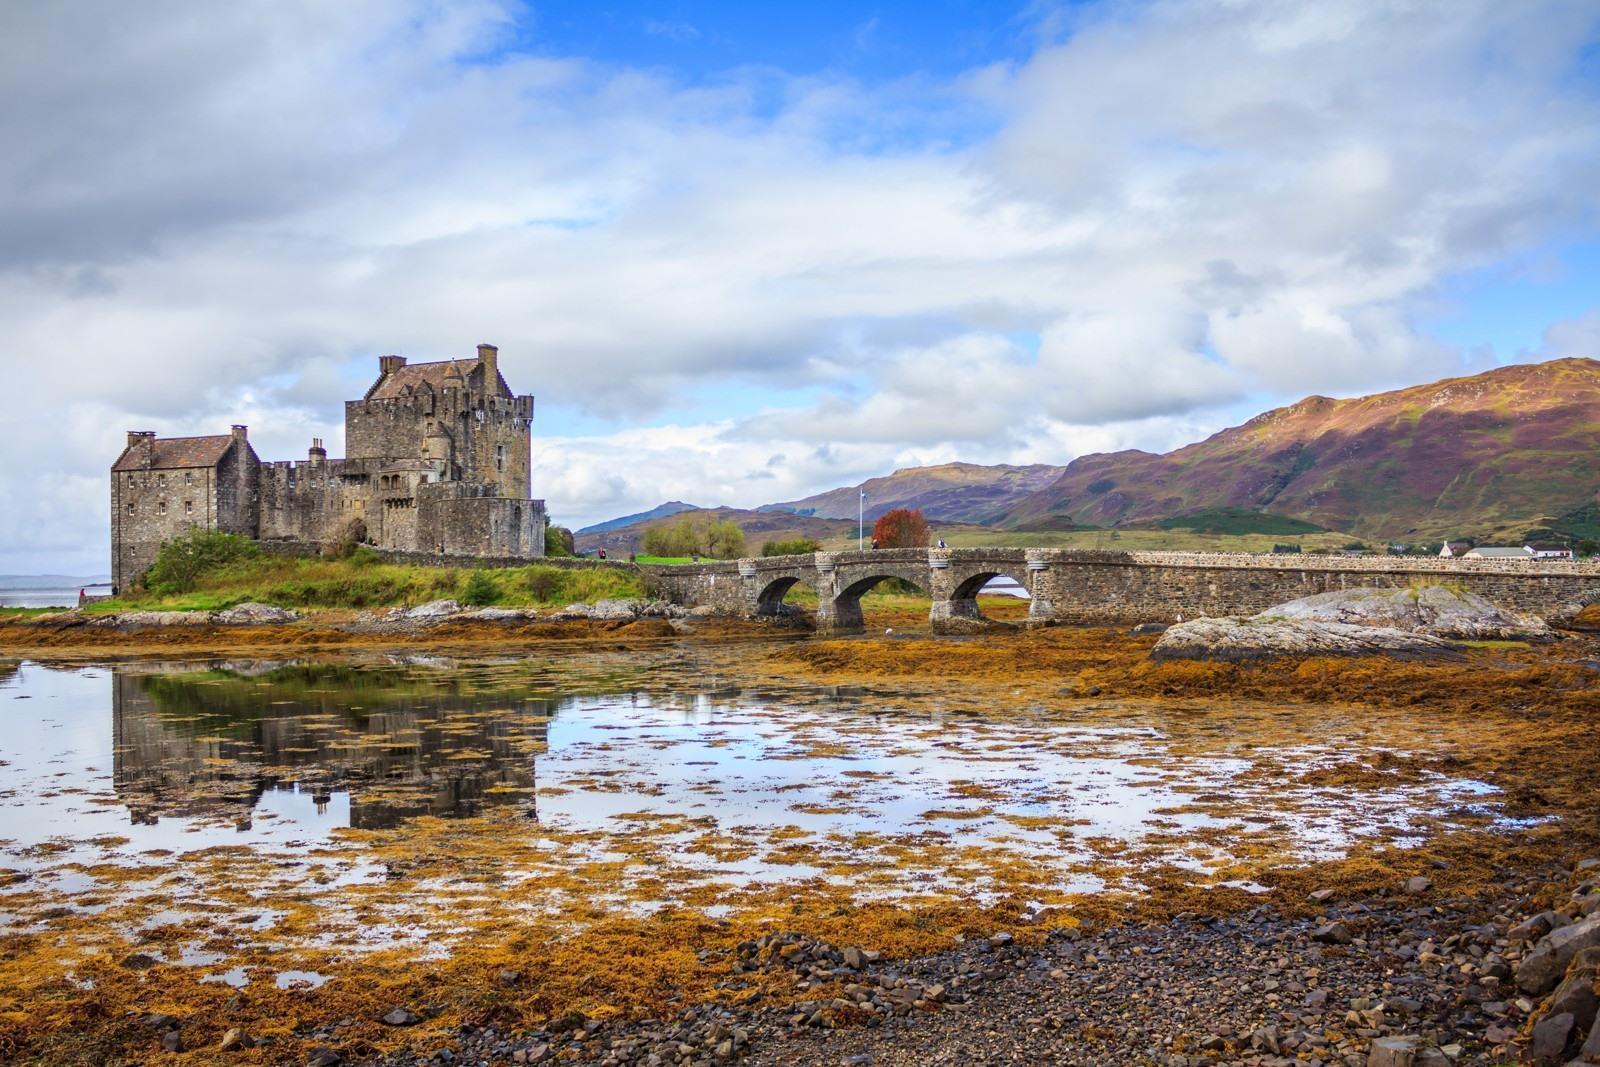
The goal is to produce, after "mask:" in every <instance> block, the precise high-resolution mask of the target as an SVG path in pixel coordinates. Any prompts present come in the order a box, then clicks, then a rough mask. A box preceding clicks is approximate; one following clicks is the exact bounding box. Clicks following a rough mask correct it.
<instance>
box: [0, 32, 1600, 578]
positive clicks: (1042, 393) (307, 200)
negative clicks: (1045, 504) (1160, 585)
mask: <svg viewBox="0 0 1600 1067" xmlns="http://www.w3.org/2000/svg"><path fill="white" fill-rule="evenodd" d="M0 144H3V145H4V149H3V150H0V360H3V364H0V366H3V370H4V374H3V377H0V397H3V402H0V442H3V444H0V456H3V457H4V462H3V463H0V501H3V502H4V504H3V508H0V572H6V573H30V572H37V571H41V570H57V571H67V572H69V573H89V572H96V571H103V570H104V569H105V557H106V555H107V551H108V549H107V544H106V541H107V535H106V511H107V497H108V490H107V481H106V468H107V467H108V466H109V465H110V463H111V461H112V460H113V459H114V458H115V456H116V454H117V453H118V451H119V450H120V447H121V443H122V440H123V435H124V432H125V431H126V430H128V429H153V430H157V431H160V432H162V433H164V434H184V433H215V432H225V431H226V428H227V426H228V424H229V423H232V422H247V423H249V424H250V427H251V437H252V439H253V441H254V442H255V444H256V448H257V451H258V452H260V454H261V455H262V456H263V458H295V457H301V456H303V455H304V451H305V448H306V445H307V444H308V442H309V439H310V438H311V437H312V436H321V437H325V438H327V439H329V447H330V451H331V452H332V454H334V455H339V454H342V452H341V446H342V432H341V420H342V406H341V405H342V401H344V400H345V399H347V398H351V397H355V396H359V395H360V393H361V392H362V391H363V390H364V389H365V388H366V386H367V385H368V384H369V382H370V380H371V378H372V376H373V374H374V370H375V366H376V361H377V357H378V355H379V354H381V353H385V352H395V353H399V354H402V355H405V356H407V357H409V358H411V359H412V360H427V359H439V358H445V357H450V356H469V355H471V353H472V351H473V346H474V345H475V344H477V343H478V342H479V341H489V342H493V343H496V344H498V345H499V346H500V350H501V363H502V368H503V369H504V371H505V373H506V375H507V377H508V378H509V380H510V381H511V383H512V385H513V387H514V388H515V389H517V391H519V392H531V393H534V394H536V395H537V397H538V415H537V418H536V420H535V423H534V448H535V454H536V466H535V474H534V479H535V481H534V495H535V496H540V497H544V498H546V499H547V500H548V502H549V507H550V510H551V512H552V514H553V515H554V516H555V517H556V518H557V520H558V521H561V522H565V523H570V524H572V525H574V526H577V525H582V524H584V523H588V522H592V521H597V520H600V519H603V518H608V517H611V516H614V515H618V514H622V513H626V512H630V511H636V510H640V509H643V508H648V507H650V506H653V505H655V504H657V503H660V502H661V501H663V500H667V499H672V498H677V499H683V500H688V501H691V502H693V503H698V504H718V503H728V504H739V505H755V504H760V503H765V502H769V501H774V500H783V499H791V498H793V497H797V496H801V495H804V494H806V493H809V492H812V491H816V490H821V489H826V488H831V487H833V486H836V485H843V484H849V483H851V482H853V481H857V480H859V479H861V478H864V477H866V476H869V475H873V474H880V473H884V472H887V471H888V470H890V469H893V468H894V467H897V466H905V465H911V464H919V463H927V462H941V461H945V460H950V459H956V458H960V459H966V460H972V461H978V462H1002V461H1012V462H1027V461H1048V462H1065V461H1067V460H1069V459H1071V458H1072V457H1074V456H1076V455H1080V454H1082V453H1085V452H1091V451H1099V450H1105V449H1113V448H1126V447H1141V448H1149V449H1156V450H1164V449H1167V448H1170V447H1173V446H1175V445H1178V444H1182V443H1184V442H1187V441H1189V440H1192V439H1194V438H1196V437H1198V436H1201V435H1204V434H1205V433H1208V432H1210V431H1212V430H1215V429H1218V428H1220V427H1222V426H1224V425H1228V424H1230V423H1232V422H1236V421H1238V420H1239V419H1241V418H1243V417H1247V416H1248V415H1250V414H1253V413H1254V412H1255V411H1257V410H1259V409H1261V408H1263V407H1265V406H1270V405H1273V404H1277V403H1282V402H1287V401H1292V400H1294V399H1297V398H1299V397H1301V396H1303V395H1305V394H1308V393H1313V392H1320V393H1328V394H1333V395H1341V394H1343V395H1348V394H1354V393H1361V392H1368V391H1372V390H1375V389H1380V388H1385V387H1390V386H1395V385H1403V384H1410V383H1413V382H1418V381H1425V380H1429V379H1432V378H1436V377H1439V376H1442V375H1447V374H1452V373H1460V372H1467V371H1473V370H1478V369H1482V368H1485V367H1488V366H1493V365H1497V364H1501V363H1506V362H1512V361H1528V360H1538V359H1547V358H1551V357H1553V356H1558V355H1568V354H1575V355H1589V356H1600V231H1597V223H1600V6H1597V5H1596V4H1595V3H1594V2H1593V0H1551V2H1539V0H1519V2H1518V3H1511V4H1508V3H1504V2H1503V0H1450V2H1448V3H1444V2H1433V0H1428V2H1423V0H1417V2H1407V0H1388V2H1382V3H1380V2H1372V3H1362V2H1356V0H1341V2H1340V3H1336V4H1330V3H1327V2H1326V0H1311V2H1307V3H1295V2H1292V0H1272V2H1263V3H1249V2H1244V0H1216V2H1193V3H1165V2H1151V3H1115V2H1111V3H1090V4H1053V3H1048V2H1042V0H1040V2H1031V3H1015V2H1014V3H981V2H978V0H915V2H905V3H898V2H886V3H877V4H873V3H865V4H839V3H830V2H824V0H808V2H807V3H804V4H798V3H797V4H791V5H787V6H786V9H782V10H780V8H779V5H771V4H750V3H712V2H685V3H665V4H643V3H637V4H636V3H631V2H627V0H618V2H607V0H587V2H551V3H540V2H537V0H532V2H528V3H517V2H514V0H477V2H459V0H458V2H450V3H445V2H429V0H341V2H339V3H326V2H322V0H304V2H301V0H260V2H248V0H244V2H238V3H229V4H212V3H202V2H199V0H189V2H180V3H167V2H160V0H143V2H140V3H136V4H134V3H126V2H123V0H106V2H101V3H96V2H90V0H65V2H62V3H34V4H30V3H13V4H6V5H3V7H0Z"/></svg>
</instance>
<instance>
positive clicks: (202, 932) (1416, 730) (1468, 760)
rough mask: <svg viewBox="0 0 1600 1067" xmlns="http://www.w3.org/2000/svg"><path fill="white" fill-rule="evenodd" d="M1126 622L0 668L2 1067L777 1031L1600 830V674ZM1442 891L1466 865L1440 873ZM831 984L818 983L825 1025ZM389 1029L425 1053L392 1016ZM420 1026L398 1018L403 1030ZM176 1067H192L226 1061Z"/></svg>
mask: <svg viewBox="0 0 1600 1067" xmlns="http://www.w3.org/2000/svg"><path fill="white" fill-rule="evenodd" d="M1148 645H1149V641H1148V640H1142V641H1141V640H1139V639H1132V638H1128V637H1127V636H1126V635H1123V634H1117V633H1113V632H1110V631H1096V630H1065V629H1062V630H1054V631H1047V632H1039V633H1003V634H996V635H992V636H988V637H982V638H973V639H966V640H950V639H933V638H921V637H911V638H909V639H904V640H902V639H897V638H890V637H876V638H856V639H846V640H831V641H827V640H817V639H811V638H801V639H792V638H784V639H773V638H745V639H740V640H724V641H697V640H695V639H693V638H684V639H677V640H654V641H649V642H639V643H634V644H628V643H626V642H622V643H621V644H620V645H619V644H617V643H615V642H606V643H602V642H599V641H596V642H593V643H591V644H590V645H588V646H582V645H575V644H569V645H567V646H564V647H561V648H559V649H546V650H543V651H541V650H540V649H539V647H538V646H537V645H534V646H531V647H529V648H525V649H523V650H519V651H516V652H511V651H508V650H507V649H505V648H492V649H479V650H473V649H470V648H465V649H451V650H448V651H429V652H418V651H405V652H401V651H381V650H374V649H364V650H359V651H356V652H351V653H347V654H342V655H338V656H329V655H319V656H314V657H306V658H295V659H288V658H259V659H258V658H251V657H250V653H249V650H241V654H239V655H236V656H231V657H226V658H224V657H218V656H208V657H206V658H194V659H189V658H184V659H175V660H167V661H159V660H141V661H137V662H121V663H63V662H54V663H52V662H44V661H39V660H25V661H22V662H21V663H20V664H19V665H18V666H17V668H16V669H15V670H14V671H11V672H9V673H7V674H5V675H4V676H0V709H3V710H4V714H5V715H6V717H7V720H6V733H5V735H4V736H5V741H4V744H3V745H0V947H3V957H0V1054H3V1055H5V1056H6V1057H7V1058H8V1059H14V1060H36V1061H38V1062H46V1063H55V1062H59V1063H78V1062H118V1061H119V1057H120V1058H123V1059H127V1058H138V1057H140V1056H141V1055H143V1054H145V1053H148V1052H150V1051H151V1049H152V1047H159V1046H153V1045H152V1042H153V1038H152V1036H151V1033H150V1031H149V1029H148V1028H147V1027H145V1026H144V1025H143V1023H142V1022H141V1020H142V1019H144V1018H146V1017H149V1016H152V1015H155V1016H169V1017H172V1018H174V1019H178V1020H181V1021H182V1022H183V1024H184V1030H185V1034H186V1041H187V1042H188V1047H190V1048H194V1049H202V1050H208V1051H206V1052H205V1053H204V1054H214V1052H212V1051H209V1050H215V1049H216V1047H217V1045H218V1042H219V1041H220V1040H221V1039H222V1037H223V1035H224V1033H225V1032H226V1031H227V1030H229V1029H231V1028H235V1027H238V1028H241V1029H244V1030H247V1031H248V1032H249V1033H250V1034H251V1035H253V1037H254V1040H255V1041H257V1042H260V1043H259V1044H257V1045H256V1047H254V1048H246V1049H241V1050H239V1051H238V1052H237V1053H236V1054H233V1056H232V1058H233V1059H234V1060H235V1061H238V1062H262V1063H277V1062H300V1061H301V1060H302V1059H303V1057H304V1054H305V1050H306V1047H308V1046H309V1044H310V1035H312V1034H313V1033H315V1032H317V1031H318V1030H319V1028H324V1027H325V1026H326V1025H327V1024H329V1023H330V1022H331V1021H333V1020H348V1025H346V1026H344V1027H343V1028H342V1029H341V1031H340V1033H341V1037H340V1040H341V1042H342V1045H343V1047H344V1048H345V1050H346V1055H347V1056H348V1057H349V1058H351V1059H360V1058H362V1057H367V1058H370V1057H375V1056H379V1055H382V1054H384V1053H386V1052H390V1051H393V1050H396V1049H399V1048H401V1047H405V1046H416V1045H418V1044H419V1043H422V1044H426V1043H428V1042H430V1041H432V1042H434V1043H435V1044H443V1043H448V1042H449V1041H450V1040H452V1037H451V1035H453V1034H455V1033H456V1032H458V1030H459V1028H460V1027H461V1026H462V1025H463V1024H464V1023H470V1024H474V1025H483V1024H484V1023H485V1021H487V1020H492V1021H493V1022H494V1023H495V1025H497V1026H500V1027H505V1028H513V1029H514V1028H516V1027H518V1026H529V1027H531V1026H537V1025H545V1024H548V1023H549V1022H550V1021H551V1020H552V1019H561V1018H571V1017H574V1013H581V1015H582V1016H583V1017H584V1018H586V1019H590V1020H608V1019H617V1020H620V1019H626V1018H637V1017H644V1016H654V1017H660V1016H664V1015H669V1014H671V1013H672V1012H673V1011H675V1010H677V1009H679V1008H681V1007H682V1006H684V1005H690V1004H697V1003H702V1002H708V1001H718V1002H727V1003H744V1002H750V1001H752V1000H753V999H766V1000H769V1001H780V1000H782V999H783V998H786V997H787V998H793V997H795V996H796V995H798V993H799V992H800V989H797V988H796V976H795V975H794V974H793V973H790V972H783V971H779V972H768V971H763V972H759V973H748V972H745V971H743V970H742V969H741V968H739V967H738V966H737V960H738V958H739V956H738V952H737V951H736V949H737V947H738V946H739V945H741V944H744V943H748V942H749V941H751V940H752V939H757V938H761V937H763V936H768V935H772V934H776V933H779V932H787V933H798V934H800V935H803V936H807V937H816V938H826V939H828V940H829V941H830V942H832V943H835V944H848V945H852V946H860V947H862V948H864V949H868V950H871V951H874V952H877V953H881V954H882V955H883V956H884V957H885V958H889V959H896V958H911V957H915V956H918V955H925V954H928V953H934V952H939V951H944V950H947V949H950V948H951V947H953V946H956V945H958V944H960V943H962V942H963V941H971V940H973V939H979V938H987V937H990V936H992V935H994V934H996V933H997V932H1005V933H1008V934H1010V935H1012V936H1014V937H1016V938H1017V939H1019V941H1022V942H1027V941H1029V940H1030V939H1034V940H1038V939H1043V938H1044V937H1046V936H1047V935H1048V933H1049V932H1050V931H1053V930H1054V931H1059V930H1063V929H1073V928H1076V927H1078V926H1080V925H1083V924H1096V925H1104V924H1106V923H1109V922H1124V921H1129V920H1132V921H1160V920H1161V919H1162V918H1163V917H1165V916H1170V915H1172V914H1176V913H1179V912H1185V911H1191V912H1192V911H1196V910H1203V911H1207V912H1211V913H1227V912H1235V911H1240V910H1243V909H1246V908H1249V907H1252V906H1254V905H1255V904H1256V903H1257V902H1260V901H1265V900H1272V901H1275V902H1277V903H1278V904H1279V905H1280V906H1283V907H1288V908H1293V907H1295V906H1297V905H1298V903H1299V902H1300V901H1302V900H1303V897H1304V894H1305V892H1306V890H1307V889H1308V888H1310V887H1313V886H1315V885H1322V884H1328V885H1334V886H1338V887H1341V889H1342V890H1343V891H1346V892H1351V893H1355V892H1363V891H1369V890H1376V889H1378V888H1379V887H1382V886H1385V885H1388V884H1389V883H1391V882H1393V880H1394V879H1395V878H1396V877H1399V876H1401V875H1403V874H1405V873H1408V872H1410V873H1415V872H1417V871H1422V870H1427V871H1429V872H1430V875H1431V876H1432V877H1434V878H1436V879H1438V880H1439V881H1440V882H1441V883H1442V884H1445V885H1449V886H1451V887H1453V888H1454V889H1456V890H1458V891H1460V892H1463V893H1471V892H1473V891H1474V886H1475V885H1476V884H1479V883H1480V882H1482V881H1483V880H1485V879H1489V878H1491V877H1492V872H1493V870H1494V869H1495V868H1496V866H1497V865H1500V864H1502V863H1504V862H1506V860H1507V857H1508V856H1512V857H1514V856H1516V855H1518V854H1519V853H1520V854H1525V855H1526V856H1528V857H1530V858H1532V857H1548V856H1550V855H1553V854H1554V853H1555V852H1556V851H1558V850H1560V849H1566V848H1571V847H1575V843H1581V842H1584V841H1592V840H1593V839H1594V833H1595V826H1594V818H1595V815H1594V811H1593V806H1592V803H1590V801H1592V793H1590V792H1589V791H1588V790H1587V785H1586V779H1585V775H1587V774H1589V773H1592V768H1593V766H1595V765H1596V756H1597V753H1596V751H1595V749H1596V744H1597V742H1596V739H1595V731H1594V729H1593V723H1594V721H1595V716H1596V714H1597V712H1600V700H1597V697H1596V694H1595V688H1596V687H1595V684H1594V683H1595V681H1596V672H1595V668H1594V665H1593V659H1592V656H1593V650H1592V648H1589V646H1588V643H1587V639H1579V640H1575V641H1570V642H1563V643H1562V644H1561V645H1559V646H1557V647H1555V648H1552V649H1523V648H1493V649H1479V650H1475V651H1473V652H1472V653H1471V654H1470V655H1469V656H1468V658H1467V660H1466V662H1465V663H1462V664H1449V665H1421V664H1395V663H1386V662H1372V661H1325V660H1311V661H1301V662H1298V663H1290V664H1276V665H1273V664H1266V665H1257V666H1252V667H1240V666H1233V665H1218V664H1189V663H1185V664H1163V665H1154V664H1150V663H1148V661H1147V659H1146V657H1145V652H1146V651H1147V650H1148ZM1441 863H1442V864H1444V866H1443V867H1441V866H1439V864H1441ZM816 992H817V991H816V990H806V993H807V995H808V996H810V995H815V994H816ZM395 1005H408V1006H410V1007H411V1008H415V1009H416V1012H417V1013H418V1015H419V1020H418V1023H417V1025H415V1026H407V1027H404V1028H397V1027H394V1026H386V1025H384V1024H383V1023H381V1022H380V1021H379V1018H380V1016H381V1015H383V1014H384V1013H385V1012H387V1011H389V1009H390V1008H392V1007H393V1006H395ZM408 1010H409V1009H408ZM183 1055H194V1056H201V1055H202V1053H192V1054H183Z"/></svg>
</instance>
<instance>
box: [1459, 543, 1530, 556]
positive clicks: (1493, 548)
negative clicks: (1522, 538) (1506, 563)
mask: <svg viewBox="0 0 1600 1067" xmlns="http://www.w3.org/2000/svg"><path fill="white" fill-rule="evenodd" d="M1467 555H1469V556H1475V557H1477V558H1479V559H1511V558H1518V559H1527V558H1528V553H1527V550H1526V549H1521V548H1512V547H1511V546H1509V545H1479V546H1478V547H1477V548H1474V549H1473V550H1472V551H1471V552H1468V553H1467Z"/></svg>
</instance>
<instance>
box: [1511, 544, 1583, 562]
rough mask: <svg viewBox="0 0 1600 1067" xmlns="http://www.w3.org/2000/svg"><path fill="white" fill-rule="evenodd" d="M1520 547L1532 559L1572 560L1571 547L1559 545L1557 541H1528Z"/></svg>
mask: <svg viewBox="0 0 1600 1067" xmlns="http://www.w3.org/2000/svg"><path fill="white" fill-rule="evenodd" d="M1522 547H1523V549H1524V550H1525V551H1526V552H1527V553H1528V555H1530V556H1532V557H1533V558H1534V559H1571V558H1572V548H1571V546H1570V545H1564V544H1561V543H1560V542H1559V541H1530V542H1528V543H1527V544H1525V545H1523V546H1522Z"/></svg>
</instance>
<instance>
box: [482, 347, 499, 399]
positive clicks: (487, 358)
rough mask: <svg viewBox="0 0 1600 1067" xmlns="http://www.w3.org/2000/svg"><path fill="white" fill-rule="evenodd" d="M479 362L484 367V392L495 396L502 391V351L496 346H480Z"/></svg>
mask: <svg viewBox="0 0 1600 1067" xmlns="http://www.w3.org/2000/svg"><path fill="white" fill-rule="evenodd" d="M478 362H479V363H480V364H482V366H483V391H484V392H486V393H488V394H489V395H490V396H493V395H494V394H495V393H497V392H499V389H500V350H499V349H498V348H496V347H495V346H494V345H479V346H478Z"/></svg>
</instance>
